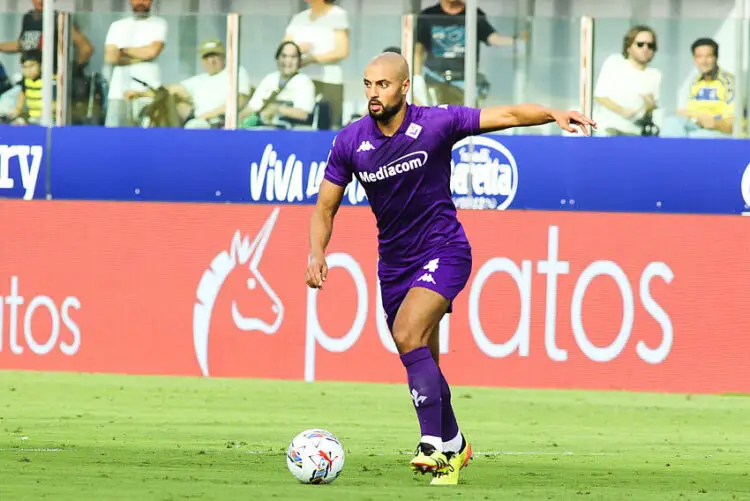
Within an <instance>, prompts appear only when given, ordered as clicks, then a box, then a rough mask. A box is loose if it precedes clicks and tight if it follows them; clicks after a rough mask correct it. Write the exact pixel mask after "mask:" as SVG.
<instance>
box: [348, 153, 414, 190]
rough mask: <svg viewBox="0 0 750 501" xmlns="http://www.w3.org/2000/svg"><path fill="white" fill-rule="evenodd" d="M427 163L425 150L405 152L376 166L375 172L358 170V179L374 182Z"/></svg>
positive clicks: (364, 181)
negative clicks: (385, 163)
mask: <svg viewBox="0 0 750 501" xmlns="http://www.w3.org/2000/svg"><path fill="white" fill-rule="evenodd" d="M426 163H427V152H426V151H415V152H413V153H407V154H406V155H404V156H402V157H400V158H397V159H396V160H394V161H392V162H390V163H389V164H388V165H384V166H382V167H380V168H378V170H377V171H375V172H365V171H359V172H357V175H358V176H359V179H360V181H362V182H363V183H375V182H377V181H382V180H384V179H388V178H391V177H394V176H400V175H401V174H405V173H406V172H409V171H412V170H415V169H419V168H420V167H424V165H425V164H426Z"/></svg>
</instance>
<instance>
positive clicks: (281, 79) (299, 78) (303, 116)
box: [240, 42, 315, 127]
mask: <svg viewBox="0 0 750 501" xmlns="http://www.w3.org/2000/svg"><path fill="white" fill-rule="evenodd" d="M301 59H302V52H301V50H300V48H299V46H298V45H297V44H295V43H294V42H282V44H281V45H280V46H279V48H278V50H277V51H276V64H277V66H278V68H279V69H278V71H274V72H273V73H270V74H268V75H266V76H265V77H263V80H261V81H260V84H258V88H257V89H256V90H255V93H254V94H253V97H252V99H250V103H248V105H247V108H246V109H245V110H244V111H243V112H242V113H241V114H240V121H241V122H243V126H244V127H251V126H253V125H261V124H262V125H270V126H283V127H293V126H295V125H308V124H309V123H310V121H311V119H312V113H313V111H314V109H315V84H314V83H313V81H312V79H311V78H310V77H309V76H307V75H305V74H304V73H300V72H299V69H300V62H301Z"/></svg>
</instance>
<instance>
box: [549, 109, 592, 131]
mask: <svg viewBox="0 0 750 501" xmlns="http://www.w3.org/2000/svg"><path fill="white" fill-rule="evenodd" d="M552 116H553V117H554V119H555V122H557V125H559V126H560V128H561V129H562V130H564V131H567V132H573V133H576V132H578V130H577V129H576V128H575V127H578V129H579V130H580V131H581V133H583V135H585V136H590V135H591V133H590V132H589V129H588V127H589V126H591V127H593V128H594V129H596V122H594V121H593V120H591V119H590V118H589V117H586V116H583V115H582V114H580V113H578V112H577V111H559V110H556V111H553V112H552Z"/></svg>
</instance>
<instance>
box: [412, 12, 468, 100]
mask: <svg viewBox="0 0 750 501" xmlns="http://www.w3.org/2000/svg"><path fill="white" fill-rule="evenodd" d="M457 19H459V20H462V19H463V18H457ZM465 54H466V29H465V27H464V26H463V25H460V24H447V23H446V16H436V15H423V14H420V15H419V16H417V19H416V22H415V29H414V63H413V72H414V77H413V85H414V91H413V92H414V102H415V103H416V104H421V105H427V106H436V105H439V104H456V105H463V104H464V89H465V79H466V77H465V71H464V61H465ZM481 57H482V50H481V49H480V59H479V61H480V62H481V61H482V59H481Z"/></svg>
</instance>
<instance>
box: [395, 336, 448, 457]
mask: <svg viewBox="0 0 750 501" xmlns="http://www.w3.org/2000/svg"><path fill="white" fill-rule="evenodd" d="M401 363H403V364H404V367H406V375H407V378H408V380H409V393H410V394H411V399H412V401H413V402H414V408H415V409H416V411H417V418H418V419H419V427H420V429H421V431H422V439H423V440H422V441H423V442H427V443H429V444H430V445H432V446H433V447H435V448H436V449H437V450H439V451H442V449H443V443H442V423H441V421H442V410H443V406H442V399H441V393H442V391H441V383H440V381H441V377H440V370H439V369H438V366H437V365H436V364H435V360H433V358H432V355H431V354H430V350H429V348H427V347H426V346H422V347H421V348H417V349H416V350H412V351H410V352H408V353H404V354H403V355H401ZM425 438H427V440H424V439H425Z"/></svg>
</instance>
